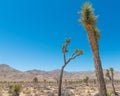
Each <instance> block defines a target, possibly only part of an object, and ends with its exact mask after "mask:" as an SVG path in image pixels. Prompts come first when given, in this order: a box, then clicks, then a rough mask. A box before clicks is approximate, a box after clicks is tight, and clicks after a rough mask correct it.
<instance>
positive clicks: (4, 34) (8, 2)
mask: <svg viewBox="0 0 120 96" xmlns="http://www.w3.org/2000/svg"><path fill="white" fill-rule="evenodd" d="M85 1H86V0H1V1H0V64H3V63H4V64H8V65H10V66H12V67H14V68H16V69H19V70H22V71H26V70H31V69H40V70H54V69H59V68H60V67H61V66H62V64H63V55H62V51H61V46H62V44H63V43H64V41H65V38H68V37H69V38H71V44H70V46H69V47H68V49H69V51H70V52H69V53H68V54H67V55H68V57H69V55H70V54H71V53H72V52H73V51H74V50H75V49H76V48H80V49H83V50H84V55H82V56H80V57H78V58H77V59H76V60H74V61H71V62H70V63H69V65H68V66H67V67H66V69H65V70H67V71H83V70H94V65H93V64H94V63H93V56H92V53H91V49H90V46H89V42H88V38H87V33H86V31H85V30H84V28H83V26H82V25H81V24H80V23H79V22H78V19H79V18H80V16H79V15H78V14H77V12H78V11H79V10H81V5H82V4H83V3H84V2H85ZM89 1H90V2H91V3H92V5H93V7H94V9H95V14H96V15H98V27H99V29H100V31H101V32H100V33H101V39H100V41H99V46H100V56H101V61H102V66H103V68H104V69H106V68H109V67H113V68H114V69H115V70H120V64H119V62H120V59H119V58H120V51H119V50H120V45H119V41H120V38H119V37H120V27H119V26H120V25H119V22H120V19H119V17H120V12H119V4H120V1H119V0H114V1H112V0H89Z"/></svg>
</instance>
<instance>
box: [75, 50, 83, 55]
mask: <svg viewBox="0 0 120 96" xmlns="http://www.w3.org/2000/svg"><path fill="white" fill-rule="evenodd" d="M75 53H76V54H77V55H82V54H83V51H82V50H80V49H76V50H75Z"/></svg>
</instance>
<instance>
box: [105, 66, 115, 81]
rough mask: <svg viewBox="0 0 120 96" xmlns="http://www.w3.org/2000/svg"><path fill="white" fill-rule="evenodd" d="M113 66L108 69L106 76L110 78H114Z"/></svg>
mask: <svg viewBox="0 0 120 96" xmlns="http://www.w3.org/2000/svg"><path fill="white" fill-rule="evenodd" d="M113 71H114V70H113V68H110V69H109V70H108V69H107V70H106V74H105V75H106V77H108V78H109V79H110V80H111V79H113V76H114V73H113Z"/></svg>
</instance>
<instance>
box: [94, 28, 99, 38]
mask: <svg viewBox="0 0 120 96" xmlns="http://www.w3.org/2000/svg"><path fill="white" fill-rule="evenodd" d="M94 32H95V37H96V39H97V40H99V39H100V30H99V29H98V28H96V27H95V28H94Z"/></svg>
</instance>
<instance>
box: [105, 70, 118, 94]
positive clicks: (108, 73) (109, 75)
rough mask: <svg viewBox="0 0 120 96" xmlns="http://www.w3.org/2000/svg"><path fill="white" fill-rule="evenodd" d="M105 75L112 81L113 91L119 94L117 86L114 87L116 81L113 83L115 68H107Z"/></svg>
mask: <svg viewBox="0 0 120 96" xmlns="http://www.w3.org/2000/svg"><path fill="white" fill-rule="evenodd" d="M105 75H106V77H107V78H108V79H109V80H110V81H111V84H112V88H113V93H114V95H115V96H117V93H116V91H115V87H114V83H113V81H114V70H113V68H110V69H107V70H106V74H105Z"/></svg>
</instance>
